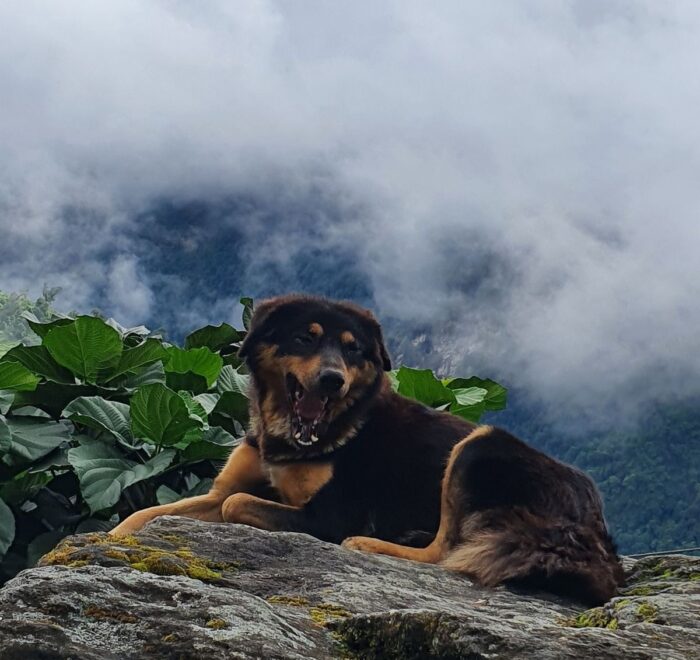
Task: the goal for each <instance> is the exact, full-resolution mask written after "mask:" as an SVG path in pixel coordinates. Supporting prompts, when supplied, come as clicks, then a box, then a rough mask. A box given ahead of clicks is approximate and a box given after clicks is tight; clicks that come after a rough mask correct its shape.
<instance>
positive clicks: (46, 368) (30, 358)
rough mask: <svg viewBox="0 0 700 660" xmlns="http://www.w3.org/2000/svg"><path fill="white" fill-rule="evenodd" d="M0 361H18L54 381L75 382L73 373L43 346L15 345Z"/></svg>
mask: <svg viewBox="0 0 700 660" xmlns="http://www.w3.org/2000/svg"><path fill="white" fill-rule="evenodd" d="M0 361H1V362H18V363H19V364H21V365H23V366H25V367H26V368H27V369H29V371H31V372H33V373H35V374H37V375H39V376H44V378H47V379H48V380H52V381H54V382H56V383H68V384H71V383H75V377H74V376H73V374H72V373H71V372H70V371H68V369H64V368H63V367H62V366H61V365H60V364H58V362H56V360H54V359H53V358H52V357H51V353H49V352H48V350H46V348H45V347H44V346H21V345H20V346H15V347H14V348H13V349H11V350H10V351H8V352H7V353H5V355H3V356H2V359H1V360H0Z"/></svg>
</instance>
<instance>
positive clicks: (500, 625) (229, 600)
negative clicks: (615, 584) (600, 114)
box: [0, 518, 700, 660]
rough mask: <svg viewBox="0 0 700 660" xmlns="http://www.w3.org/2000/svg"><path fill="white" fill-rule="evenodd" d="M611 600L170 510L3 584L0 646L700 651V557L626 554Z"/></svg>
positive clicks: (142, 652) (80, 653)
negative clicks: (493, 580) (495, 585)
mask: <svg viewBox="0 0 700 660" xmlns="http://www.w3.org/2000/svg"><path fill="white" fill-rule="evenodd" d="M626 566H627V569H628V572H629V584H628V586H627V587H626V589H625V590H624V592H623V593H622V594H620V596H619V597H617V598H614V599H613V600H611V601H610V602H609V603H607V604H606V605H605V606H604V607H601V608H595V609H592V610H585V609H584V608H583V607H581V606H580V605H577V604H575V603H570V602H566V601H563V600H561V599H557V598H552V597H547V596H546V595H541V594H540V595H533V594H524V593H516V592H513V591H509V590H507V589H504V588H500V589H496V590H484V589H480V588H478V587H476V586H474V585H472V584H471V583H470V582H469V581H468V580H467V579H466V578H463V577H461V576H458V575H453V574H450V573H447V572H445V571H444V570H442V569H440V568H438V567H435V566H426V565H421V564H416V563H411V562H406V561H402V560H395V559H390V558H385V557H378V556H368V555H362V554H358V553H355V552H350V551H348V550H344V549H342V548H340V547H338V546H335V545H331V544H328V543H323V542H321V541H318V540H316V539H313V538H311V537H308V536H305V535H301V534H291V533H276V534H270V533H267V532H262V531H259V530H256V529H252V528H250V527H245V526H242V525H222V524H212V523H201V522H197V521H192V520H187V519H184V518H161V519H160V520H156V521H155V522H153V523H151V524H150V525H149V526H148V527H146V528H145V529H144V531H143V532H141V533H139V534H137V535H135V536H133V537H126V538H124V539H120V540H115V539H112V538H111V537H109V536H106V535H103V534H87V535H81V536H74V537H71V538H69V539H66V540H65V541H63V542H62V543H61V544H60V545H59V546H58V547H57V548H56V549H55V550H54V551H52V552H51V553H49V554H48V555H46V556H45V557H44V558H43V559H42V561H41V565H40V566H39V567H37V568H34V569H30V570H27V571H24V572H23V573H21V574H20V575H18V576H17V577H16V578H15V579H13V580H12V581H10V582H9V583H7V585H5V587H4V588H3V589H2V590H0V658H2V659H10V658H22V660H25V659H34V658H72V659H79V658H80V659H82V658H84V659H92V658H99V659H100V660H108V659H110V658H119V659H124V658H146V657H148V658H150V657H153V658H348V657H349V658H363V659H364V658H402V659H404V658H428V657H436V658H538V659H543V660H544V659H547V658H552V659H554V658H556V659H561V658H581V657H587V658H596V659H597V660H603V659H605V658H616V659H617V658H668V659H672V658H677V659H678V660H681V659H683V660H686V659H688V658H693V657H700V651H699V649H700V559H697V558H691V557H682V556H668V557H651V558H645V559H644V560H640V561H636V562H635V561H631V560H627V561H626Z"/></svg>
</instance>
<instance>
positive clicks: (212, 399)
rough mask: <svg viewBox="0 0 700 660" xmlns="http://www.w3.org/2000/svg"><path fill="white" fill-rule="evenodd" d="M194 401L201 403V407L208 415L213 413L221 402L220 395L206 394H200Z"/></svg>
mask: <svg viewBox="0 0 700 660" xmlns="http://www.w3.org/2000/svg"><path fill="white" fill-rule="evenodd" d="M194 399H195V401H198V402H199V405H201V406H202V408H204V411H205V412H206V413H207V415H209V414H210V413H211V411H212V410H214V408H215V406H216V403H217V401H218V400H219V395H218V394H211V393H209V392H205V393H204V394H198V395H197V396H196V397H194Z"/></svg>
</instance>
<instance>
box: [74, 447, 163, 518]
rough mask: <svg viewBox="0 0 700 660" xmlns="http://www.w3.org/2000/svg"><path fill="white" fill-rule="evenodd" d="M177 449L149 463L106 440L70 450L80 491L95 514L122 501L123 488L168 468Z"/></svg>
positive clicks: (152, 459)
mask: <svg viewBox="0 0 700 660" xmlns="http://www.w3.org/2000/svg"><path fill="white" fill-rule="evenodd" d="M174 456H175V451H174V450H173V449H167V450H165V451H162V452H160V453H159V454H157V455H156V456H154V457H153V458H151V459H150V460H149V461H147V462H146V463H137V462H136V461H131V460H128V459H126V458H124V457H123V455H122V453H121V452H120V451H119V450H118V449H115V448H114V447H112V446H110V445H106V444H104V443H102V442H92V443H89V444H85V445H82V446H80V447H75V448H73V449H71V450H69V451H68V460H69V461H70V463H71V465H72V466H73V469H74V470H75V472H76V474H77V475H78V479H79V481H80V491H81V493H82V494H83V498H84V499H85V501H86V502H87V504H88V506H89V507H90V511H92V512H93V513H94V512H96V511H102V510H103V509H108V508H109V507H111V506H113V505H114V504H116V503H117V502H118V501H119V498H120V496H121V494H122V491H123V490H124V489H125V488H128V487H129V486H131V485H132V484H135V483H137V482H138V481H143V480H144V479H150V478H151V477H154V476H156V475H158V474H161V473H162V472H163V471H165V470H166V469H167V467H168V466H169V465H170V463H171V462H172V460H173V457H174Z"/></svg>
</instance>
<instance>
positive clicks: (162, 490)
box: [156, 484, 185, 504]
mask: <svg viewBox="0 0 700 660" xmlns="http://www.w3.org/2000/svg"><path fill="white" fill-rule="evenodd" d="M183 497H185V496H184V494H183V495H180V493H176V492H175V491H174V490H173V489H172V488H168V487H167V486H166V485H165V484H163V485H162V486H158V490H156V500H157V501H158V504H172V503H173V502H177V501H178V500H181V499H182V498H183Z"/></svg>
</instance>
